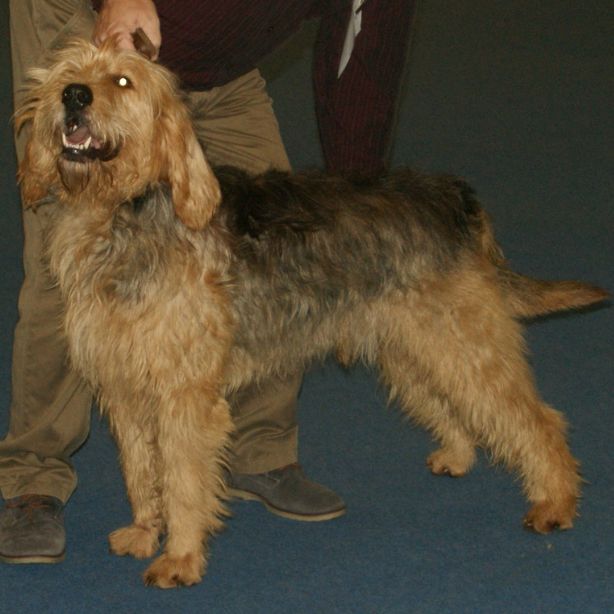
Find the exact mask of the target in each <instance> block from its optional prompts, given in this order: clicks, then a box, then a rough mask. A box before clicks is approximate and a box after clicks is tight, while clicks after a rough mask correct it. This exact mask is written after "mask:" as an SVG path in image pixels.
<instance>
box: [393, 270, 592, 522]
mask: <svg viewBox="0 0 614 614" xmlns="http://www.w3.org/2000/svg"><path fill="white" fill-rule="evenodd" d="M394 319H395V321H396V322H399V324H398V326H397V331H396V333H395V336H394V337H393V338H395V339H397V340H399V341H398V342H399V343H400V342H401V341H400V339H405V342H406V344H407V348H408V351H407V353H408V354H410V353H411V355H412V356H413V358H414V361H415V362H416V363H417V364H418V367H419V369H421V370H422V372H423V373H424V374H425V375H424V377H425V378H426V381H428V382H429V383H430V385H431V386H432V387H433V388H434V389H435V390H438V391H441V394H442V395H443V396H444V397H445V398H446V399H448V400H449V402H450V407H451V408H452V409H453V411H454V414H455V415H456V417H457V420H458V422H459V423H460V424H462V425H463V428H464V429H465V431H466V432H467V433H469V434H470V435H471V437H472V439H474V440H475V441H476V442H477V443H478V444H480V445H482V446H484V447H485V448H487V449H488V450H489V451H490V452H491V453H492V455H493V457H494V458H495V459H496V460H502V461H504V462H506V463H507V464H508V466H510V467H511V468H514V469H517V470H518V471H519V472H520V474H521V475H522V477H523V481H524V489H525V492H526V494H527V497H528V499H529V500H530V501H531V502H532V503H533V507H532V508H531V510H530V511H529V513H528V515H527V517H526V524H527V525H528V526H530V527H532V528H533V529H535V530H536V531H538V532H547V531H550V530H551V529H553V528H554V527H556V526H559V527H561V528H569V527H571V526H572V523H573V519H574V517H575V514H576V503H577V498H578V496H579V483H580V478H579V476H578V465H577V462H576V461H575V459H574V458H573V457H572V456H571V454H570V452H569V449H568V446H567V443H566V440H565V422H564V420H563V418H562V416H561V415H560V414H559V413H558V412H556V411H555V410H553V409H551V408H550V407H548V406H547V405H546V404H545V403H543V402H542V401H541V399H540V398H539V396H538V394H537V392H536V390H535V386H534V382H533V378H532V376H531V373H530V370H529V367H528V364H527V362H526V359H525V356H524V342H523V339H522V334H521V328H520V325H519V324H518V323H517V322H516V321H515V320H514V319H513V318H512V316H511V315H510V314H509V310H508V308H507V306H506V305H505V302H504V298H503V297H502V296H501V294H500V292H499V290H498V288H497V287H496V285H495V283H494V282H493V281H492V275H491V274H490V272H489V271H488V269H485V270H480V268H479V265H476V266H474V267H472V268H469V267H465V268H463V269H461V270H459V271H456V272H455V273H454V274H450V275H449V276H447V277H444V278H438V279H434V280H432V282H431V283H429V284H428V285H427V284H424V287H423V288H422V289H421V291H420V292H419V293H418V292H415V293H412V294H411V296H410V297H408V300H407V304H406V305H405V308H404V309H397V313H396V314H395V318H394Z"/></svg>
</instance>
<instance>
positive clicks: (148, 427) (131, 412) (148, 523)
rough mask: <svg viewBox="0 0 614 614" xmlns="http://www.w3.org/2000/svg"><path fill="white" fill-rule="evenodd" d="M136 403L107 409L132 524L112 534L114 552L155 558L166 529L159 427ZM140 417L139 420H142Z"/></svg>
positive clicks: (110, 541) (136, 556) (111, 547)
mask: <svg viewBox="0 0 614 614" xmlns="http://www.w3.org/2000/svg"><path fill="white" fill-rule="evenodd" d="M139 409H141V408H139V407H136V406H135V404H134V403H130V404H128V406H122V407H120V408H115V407H111V408H109V409H108V414H109V421H110V423H111V428H112V430H113V432H114V435H115V439H116V441H117V444H118V446H119V451H120V459H121V465H122V470H123V474H124V480H125V482H126V490H127V491H128V499H129V500H130V505H131V507H132V516H133V523H132V524H131V525H129V526H127V527H122V528H121V529H117V530H116V531H113V533H111V534H110V535H109V545H110V549H111V552H113V553H114V554H118V555H122V556H123V555H127V554H130V555H132V556H134V557H135V558H137V559H144V558H148V557H151V556H153V555H154V554H155V553H156V551H157V550H158V546H159V536H160V533H161V531H162V530H163V526H162V525H163V522H162V514H161V509H160V493H159V488H158V475H157V473H158V472H157V464H158V458H157V457H158V453H157V446H156V428H155V425H154V424H153V422H152V420H151V418H147V414H146V413H145V412H144V411H139ZM139 417H140V419H139Z"/></svg>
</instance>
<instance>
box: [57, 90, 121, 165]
mask: <svg viewBox="0 0 614 614" xmlns="http://www.w3.org/2000/svg"><path fill="white" fill-rule="evenodd" d="M93 102H94V94H93V93H92V90H91V89H90V88H89V87H88V86H87V85H83V84H81V83H71V84H70V85H68V86H67V87H66V88H64V91H63V92H62V104H63V105H64V111H65V116H64V128H63V131H62V146H63V149H62V156H63V157H64V158H65V159H67V160H70V161H71V162H87V161H88V160H102V161H106V160H110V159H111V158H114V157H115V156H116V155H117V153H118V151H119V148H117V147H112V146H111V145H110V144H109V143H105V142H104V141H101V140H100V139H98V138H96V136H95V135H93V134H92V132H91V130H90V126H89V122H88V114H87V110H88V108H89V107H90V106H91V105H92V103H93Z"/></svg>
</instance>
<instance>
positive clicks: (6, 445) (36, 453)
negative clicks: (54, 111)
mask: <svg viewBox="0 0 614 614" xmlns="http://www.w3.org/2000/svg"><path fill="white" fill-rule="evenodd" d="M10 17H11V52H12V62H13V88H14V94H15V105H16V107H18V106H19V104H20V102H21V99H22V97H23V87H24V83H25V80H26V73H27V70H28V68H30V67H33V66H37V65H40V64H41V63H43V62H44V57H45V53H46V51H47V50H49V49H51V48H52V47H54V46H56V45H58V44H61V42H62V41H63V40H65V39H66V37H68V36H70V35H73V34H77V33H81V34H83V35H88V34H89V32H91V24H92V23H93V21H92V20H93V15H92V14H91V11H90V10H89V8H86V3H84V2H83V1H82V0H46V1H42V0H11V3H10ZM25 138H26V135H25V134H20V135H17V137H16V150H17V156H18V159H19V160H20V159H21V157H22V155H23V150H24V145H25ZM51 206H53V205H44V206H41V207H39V208H37V209H36V210H33V209H26V210H25V211H24V214H23V228H24V253H23V263H24V273H25V277H24V283H23V286H22V288H21V292H20V295H19V321H18V323H17V326H16V328H15V336H14V344H13V372H12V403H11V409H10V423H9V430H8V433H7V435H6V438H5V439H4V440H3V441H0V489H1V490H2V495H3V497H4V498H5V499H7V500H9V504H8V505H7V509H6V510H5V512H3V514H2V517H1V518H0V557H2V558H3V559H4V560H8V561H12V562H24V561H26V562H46V561H53V560H57V559H58V558H61V555H62V553H63V550H64V534H63V526H62V525H61V521H60V522H59V523H58V522H57V518H58V512H59V510H61V507H62V504H63V503H65V502H66V500H67V499H68V498H69V497H70V495H71V493H72V492H73V490H74V489H75V486H76V476H75V472H74V469H73V467H72V465H71V463H70V456H71V455H72V454H73V453H74V452H75V450H77V449H78V448H79V446H80V445H81V444H82V443H83V442H84V441H85V439H86V437H87V435H88V432H89V420H90V406H91V400H92V395H91V392H90V391H89V389H88V387H87V386H86V385H85V384H84V383H83V382H82V380H81V379H80V378H79V377H78V376H77V375H76V373H74V372H73V371H72V369H71V368H70V366H69V364H68V358H67V348H66V341H65V339H64V336H63V334H62V332H61V313H62V307H61V298H60V295H59V291H58V289H57V286H56V284H55V283H54V282H53V280H52V279H51V277H50V275H49V273H48V270H47V267H46V266H45V264H44V261H43V236H44V233H45V228H46V226H47V223H48V219H49V214H50V209H49V207H51ZM32 495H37V496H38V497H40V496H44V497H50V498H52V500H51V501H47V504H46V506H43V508H42V509H43V510H44V509H47V510H48V511H49V512H50V514H51V516H53V518H54V519H55V520H54V521H53V522H51V520H50V519H49V518H47V517H45V516H44V515H43V517H42V521H41V522H42V524H36V523H32V522H30V524H28V526H26V527H23V526H17V525H16V524H15V523H16V518H17V519H18V518H24V519H26V520H28V519H29V520H30V521H32V520H33V519H36V518H38V520H40V514H37V515H33V514H32V510H31V509H29V508H31V507H32V506H34V507H35V508H36V506H40V499H37V498H36V497H34V498H33V497H32ZM39 511H40V510H39ZM7 531H9V534H7ZM41 531H42V532H43V533H44V534H45V535H46V537H47V538H49V539H48V540H47V542H48V543H46V542H45V539H46V538H45V535H43V536H41V534H40V532H41ZM46 531H47V532H48V531H51V533H52V535H48V534H47V533H45V532H46ZM32 532H34V533H36V535H34V536H32ZM33 550H38V552H35V551H33ZM12 559H15V560H14V561H13V560H12Z"/></svg>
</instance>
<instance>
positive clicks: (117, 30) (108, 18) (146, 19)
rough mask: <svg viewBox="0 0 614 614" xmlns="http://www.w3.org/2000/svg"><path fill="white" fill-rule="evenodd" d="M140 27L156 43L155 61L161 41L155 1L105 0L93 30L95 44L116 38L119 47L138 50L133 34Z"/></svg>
mask: <svg viewBox="0 0 614 614" xmlns="http://www.w3.org/2000/svg"><path fill="white" fill-rule="evenodd" d="M139 28H140V29H141V30H142V31H143V32H144V33H145V34H146V35H147V37H148V38H149V40H150V41H151V42H152V43H153V46H154V48H155V49H154V51H153V53H152V54H151V57H150V59H151V60H156V59H157V57H158V51H159V49H160V45H161V44H162V36H161V34H160V20H159V18H158V12H157V10H156V6H155V4H154V3H153V1H152V0H104V2H103V3H102V6H101V8H100V12H99V13H98V19H97V20H96V26H95V29H94V43H96V45H100V44H102V43H103V42H104V41H105V40H106V39H108V38H110V37H116V38H117V43H118V46H119V48H120V49H135V46H134V40H133V34H134V33H135V32H136V30H138V29H139Z"/></svg>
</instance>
